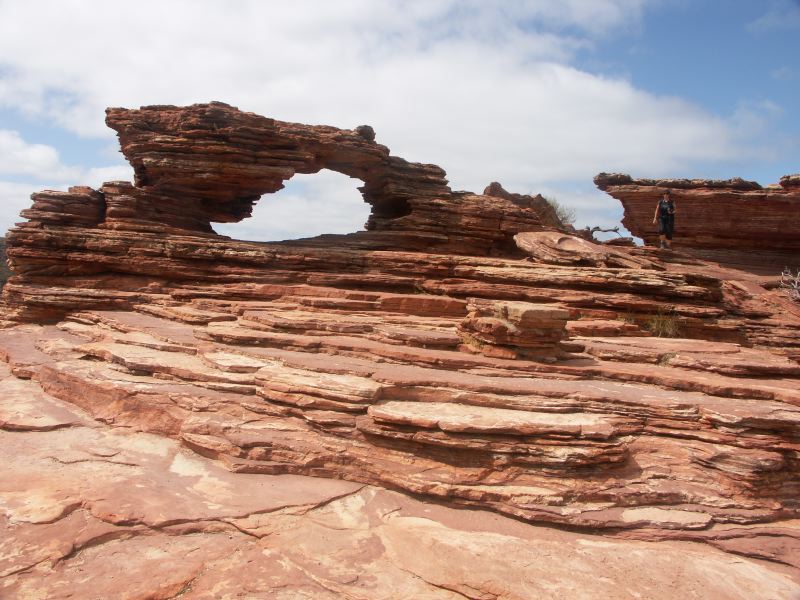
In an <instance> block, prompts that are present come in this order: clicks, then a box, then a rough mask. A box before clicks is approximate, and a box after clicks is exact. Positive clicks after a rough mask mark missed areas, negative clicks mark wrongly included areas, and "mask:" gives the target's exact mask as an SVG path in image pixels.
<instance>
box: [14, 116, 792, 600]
mask: <svg viewBox="0 0 800 600" xmlns="http://www.w3.org/2000/svg"><path fill="white" fill-rule="evenodd" d="M109 123H110V124H111V125H112V126H113V127H114V128H115V129H117V130H118V131H119V132H120V139H121V142H122V146H123V149H124V151H125V153H126V156H128V157H129V159H130V160H131V162H132V164H133V165H134V167H135V170H136V176H137V180H136V182H134V183H127V182H112V183H107V184H105V185H104V186H102V188H101V189H100V190H92V189H90V188H72V189H71V190H70V191H69V192H42V193H39V194H34V196H33V206H32V208H31V209H28V210H27V211H25V213H24V216H25V217H26V218H27V219H28V221H27V222H26V223H24V224H22V225H20V226H19V227H17V228H15V229H13V230H12V231H11V232H10V233H9V236H8V253H9V257H10V260H11V265H12V267H13V270H14V275H13V277H12V278H11V279H10V281H9V282H8V284H7V285H6V287H5V289H4V291H3V302H4V306H3V316H4V318H5V319H7V321H6V322H5V326H6V327H5V329H4V330H2V331H0V359H2V360H3V361H4V362H5V363H7V365H6V366H3V369H0V386H2V387H3V390H4V395H3V397H2V399H1V400H0V437H3V439H4V440H6V439H8V442H4V444H3V447H4V448H6V449H8V448H12V447H14V448H16V447H19V448H22V449H23V450H22V454H21V456H24V464H23V463H19V464H21V465H22V466H20V467H17V466H15V465H16V464H18V463H17V462H15V461H14V460H7V461H5V464H6V465H9V464H11V465H12V466H11V467H7V468H6V471H5V472H2V471H0V499H2V502H3V503H2V504H1V505H0V507H1V510H2V511H4V512H3V513H2V514H0V528H2V529H3V532H4V534H5V535H4V536H2V537H0V550H2V551H0V568H2V569H4V570H3V571H2V573H3V574H4V575H5V579H4V580H0V586H2V587H0V590H2V591H3V592H6V591H8V592H9V593H12V594H14V593H16V594H19V595H22V594H27V595H29V596H30V595H33V596H35V595H36V594H39V595H40V596H53V595H57V594H59V593H61V592H62V591H63V590H65V589H72V588H71V587H70V586H77V587H75V588H74V589H72V592H73V593H78V592H81V590H85V589H89V588H92V589H100V588H97V587H96V586H98V585H101V586H102V589H103V590H104V591H103V594H104V595H106V596H109V595H114V593H115V592H116V591H117V590H118V589H120V588H119V587H115V585H114V582H112V581H111V580H110V578H107V577H100V576H99V575H98V576H97V577H95V576H94V575H92V576H90V577H89V578H88V579H87V576H86V575H85V573H86V572H87V570H89V571H91V573H99V574H104V573H114V572H118V571H120V569H119V568H117V569H116V571H115V569H114V568H113V567H114V565H115V564H117V563H115V562H114V561H115V560H116V561H119V562H120V564H122V563H124V564H125V565H131V567H130V569H131V572H132V573H134V576H132V580H130V581H127V580H126V582H123V583H120V584H119V585H120V586H127V587H126V589H128V588H130V589H134V588H135V589H136V590H140V588H141V590H142V591H141V595H144V596H146V595H148V594H149V595H150V597H156V598H168V597H174V596H176V595H180V594H184V595H189V596H191V594H194V595H195V597H211V596H214V595H215V594H216V595H217V596H222V597H235V596H236V594H239V595H242V594H244V595H247V594H250V595H253V596H259V595H262V596H264V595H266V596H269V595H275V596H276V597H280V594H284V595H285V596H286V597H303V595H306V596H311V597H336V596H342V595H350V596H352V597H367V598H373V597H375V598H377V597H397V596H398V595H402V594H406V595H408V596H409V597H412V596H417V597H421V596H425V597H433V598H453V597H464V596H466V597H476V598H492V597H526V596H527V597H530V596H537V597H559V596H565V595H566V596H575V595H579V594H578V592H579V593H584V592H585V591H586V586H587V585H590V583H589V582H590V581H593V582H594V583H591V586H592V589H596V587H595V586H597V585H598V583H597V582H598V581H603V586H605V587H604V588H603V589H604V590H606V591H607V592H608V596H610V597H615V596H616V597H619V596H621V595H622V594H623V592H624V593H628V591H630V590H631V589H633V591H634V592H636V593H638V594H641V595H646V594H645V592H647V593H648V594H650V595H651V596H653V597H665V598H671V597H675V595H676V594H677V595H680V594H688V593H690V590H692V589H703V590H704V593H706V594H708V595H709V596H713V595H715V594H716V595H717V596H718V597H726V598H728V597H741V598H747V597H753V594H757V593H759V592H762V591H764V590H766V591H767V593H768V594H770V595H771V597H776V598H791V597H792V595H793V594H796V593H797V591H798V590H799V589H800V562H798V556H800V518H799V517H800V504H798V497H800V362H798V361H799V359H800V308H798V306H797V304H796V303H793V302H791V301H790V300H789V298H788V297H787V296H786V295H784V294H782V293H781V292H780V290H779V289H775V288H774V283H775V282H774V278H765V277H762V276H759V275H756V274H754V273H752V272H749V271H746V270H736V269H731V268H725V267H721V266H720V265H718V264H715V263H707V262H704V261H702V260H699V259H697V258H696V257H692V256H690V255H688V254H685V253H681V252H668V253H665V252H659V251H657V250H654V249H650V248H636V247H626V246H611V245H605V244H594V243H592V242H589V241H587V240H584V239H580V238H577V237H575V236H574V235H571V234H570V233H569V232H567V231H564V230H563V229H559V228H558V223H557V221H554V220H553V215H552V209H550V208H549V207H545V206H544V205H542V204H541V203H540V200H539V198H538V197H530V196H520V195H516V194H509V193H508V192H506V191H505V190H503V189H502V187H501V186H499V185H495V184H493V185H491V186H489V188H487V190H486V191H485V192H484V195H473V194H468V193H453V192H450V191H449V189H447V186H446V182H444V179H443V177H444V173H443V172H442V171H441V170H440V169H438V167H433V166H424V165H413V164H411V163H405V162H404V161H399V159H398V160H395V159H393V157H391V156H389V154H388V150H386V149H385V148H384V147H382V146H379V145H377V144H375V142H374V141H373V139H372V138H373V132H371V131H370V130H369V129H368V128H365V127H361V128H358V129H356V130H353V131H344V130H338V129H334V128H328V127H319V126H305V125H296V124H287V123H280V122H278V121H273V120H270V119H265V118H263V117H258V116H257V115H249V114H246V113H240V112H239V111H237V110H235V109H233V108H231V107H228V106H226V105H221V104H218V103H215V104H211V105H198V106H194V107H188V108H178V107H146V108H144V109H141V110H138V111H127V110H123V109H112V110H110V111H109ZM320 168H336V169H337V170H340V171H341V172H345V173H347V174H350V175H351V176H356V177H358V178H360V179H362V181H364V183H365V185H364V196H365V199H366V200H367V201H368V202H370V203H371V204H372V205H373V217H372V218H371V220H370V227H372V229H371V230H370V231H367V232H360V233H356V234H351V235H346V236H321V237H320V238H314V239H308V240H295V241H292V242H283V243H254V242H241V241H236V240H231V239H229V238H226V237H223V236H218V235H216V234H214V233H213V231H212V229H211V228H212V225H211V224H212V223H213V222H219V221H225V220H236V219H239V218H242V217H243V216H244V215H246V214H247V212H248V210H249V208H250V207H251V206H252V202H254V201H255V200H256V199H257V197H258V196H259V195H260V194H262V193H265V192H268V191H274V189H278V188H279V187H280V185H281V184H282V182H283V181H285V180H286V179H287V178H288V177H290V176H291V174H293V173H294V172H315V171H317V170H319V169H320ZM679 201H680V200H679ZM541 202H544V201H543V200H542V201H541ZM659 335H668V336H671V337H658V336H659ZM25 472H28V473H42V476H41V477H38V476H37V478H35V480H33V479H30V480H28V481H26V480H25V477H24V475H22V474H21V473H23V474H24V473H25ZM307 476H312V477H316V478H318V479H317V480H316V481H317V482H318V483H314V480H308V479H306V477H307ZM319 478H324V479H325V481H321V480H320V479H319ZM128 488H131V489H134V488H135V490H136V494H131V495H126V494H122V493H121V492H120V491H119V490H122V489H128ZM387 490H392V491H387ZM406 494H413V495H414V499H413V500H412V499H411V498H410V497H408V496H407V495H406ZM443 505H446V506H443ZM458 507H469V508H471V509H474V510H472V511H469V512H468V513H463V512H461V511H457V510H455V508H458ZM485 511H491V512H492V513H494V514H493V515H492V514H489V513H488V512H485ZM465 514H466V515H467V516H465ZM506 517H512V518H514V519H516V521H511V520H509V519H507V518H506ZM553 528H558V529H553ZM561 529H563V531H562V530H561ZM217 536H218V537H217ZM687 541H691V542H697V543H694V544H691V545H689V544H685V542H687ZM462 546H464V547H469V548H470V549H473V548H477V549H478V550H476V551H475V552H472V551H470V552H469V553H465V552H461V551H459V548H461V547H462ZM23 547H24V548H28V549H29V550H28V551H27V555H29V556H30V559H28V560H22V559H18V558H15V556H16V554H15V552H16V553H17V554H18V553H19V552H18V550H15V549H18V548H23ZM581 547H587V548H590V549H591V551H587V556H586V557H585V558H581V557H582V554H581V551H576V548H581ZM542 548H545V550H542ZM102 549H108V550H109V552H107V553H106V555H105V558H104V554H103V552H102ZM731 553H733V554H736V555H738V558H736V559H735V560H733V559H732V557H731ZM466 555H469V556H470V558H469V559H467V558H465V556H466ZM517 555H520V556H526V557H528V556H531V557H535V560H533V561H532V562H531V561H527V559H526V561H521V562H519V564H518V563H517V562H515V561H516V559H513V557H514V556H517ZM154 556H157V557H165V556H168V557H170V564H173V563H174V567H173V568H171V569H169V570H166V569H163V568H162V565H161V562H163V561H162V560H161V559H160V558H159V559H158V560H155V559H153V558H152V557H154ZM642 556H647V557H657V556H661V557H665V556H666V557H668V559H667V558H664V559H663V560H661V559H658V560H657V561H656V562H657V563H658V566H653V565H654V564H655V563H652V562H650V563H648V565H649V566H648V565H645V566H643V563H642V560H643V559H642V558H641V557H642ZM2 557H5V558H2ZM109 557H110V558H109ZM321 557H325V558H324V559H323V558H321ZM509 557H511V558H509ZM509 560H511V561H512V563H513V564H512V563H508V561H509ZM650 560H656V559H655V558H652V559H651V558H648V561H650ZM575 561H578V562H577V563H575ZM609 561H611V562H613V564H614V565H616V566H615V567H614V569H612V572H611V575H609V571H608V568H609V567H608V564H609ZM204 564H206V565H212V566H211V567H208V566H206V567H204V566H203V565H204ZM509 564H511V566H508V565H509ZM565 564H566V565H568V566H571V565H573V564H579V565H580V568H581V569H583V571H582V573H583V574H582V575H581V576H580V578H579V579H580V583H579V584H578V585H579V587H578V588H575V587H574V585H576V584H574V581H575V577H576V575H575V573H574V569H571V568H570V569H568V572H567V571H565V568H564V565H565ZM243 565H246V567H244V566H243ZM431 565H439V566H438V567H436V568H434V567H431ZM456 565H461V566H462V567H463V568H456ZM556 565H561V567H562V568H561V570H559V569H558V568H557V567H556ZM698 565H703V568H701V567H699V566H698ZM617 567H618V568H617ZM509 569H511V570H509ZM615 569H616V570H615ZM648 569H650V570H651V571H652V573H649V572H648ZM704 569H707V571H704ZM150 570H156V571H158V573H162V571H163V573H162V574H161V575H160V579H159V581H163V585H162V584H160V583H159V584H158V585H156V584H155V583H154V584H152V585H151V587H150V588H149V589H148V588H147V584H146V583H142V581H141V579H142V577H141V576H138V577H137V576H135V573H144V572H149V571H150ZM476 572H479V573H482V574H486V576H485V577H479V576H476V575H475V573H476ZM82 573H83V574H82ZM630 573H636V576H635V577H631V576H630ZM686 573H691V582H689V581H688V580H685V574H686ZM709 573H711V575H709ZM719 573H722V574H723V576H718V574H719ZM0 577H3V575H0ZM604 578H605V579H604ZM609 578H610V581H606V579H609ZM128 579H130V578H128ZM144 579H147V578H144ZM120 581H122V579H121V580H120ZM81 586H83V587H81ZM159 586H160V587H159ZM580 586H583V587H580ZM631 586H633V587H631ZM156 588H157V589H156ZM654 589H655V590H659V591H657V592H653V591H652V590H654ZM75 590H78V592H75ZM220 590H222V591H220ZM387 590H389V593H388V594H387V593H386V591H387ZM662 591H663V593H662ZM573 592H575V593H573ZM137 593H139V592H138V591H137ZM659 594H661V595H660V596H659ZM623 597H624V596H623Z"/></svg>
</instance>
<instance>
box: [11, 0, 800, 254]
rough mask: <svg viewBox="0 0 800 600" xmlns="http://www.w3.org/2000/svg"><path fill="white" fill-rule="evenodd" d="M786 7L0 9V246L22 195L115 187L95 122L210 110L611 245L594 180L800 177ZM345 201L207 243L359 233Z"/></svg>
mask: <svg viewBox="0 0 800 600" xmlns="http://www.w3.org/2000/svg"><path fill="white" fill-rule="evenodd" d="M798 40H800V2H798V0H764V1H762V2H752V1H744V0H726V1H722V0H718V1H711V0H694V1H688V0H672V1H669V0H563V1H561V2H551V1H549V0H547V1H545V0H516V1H513V2H512V1H508V0H337V1H330V2H324V3H321V2H317V1H316V0H295V1H294V2H292V3H286V2H279V1H277V0H276V1H270V0H264V1H257V0H238V1H237V2H229V1H222V0H171V1H169V2H164V1H162V2H156V1H155V0H140V1H139V2H137V3H136V4H135V5H134V4H131V3H126V2H122V1H118V0H108V1H106V2H93V1H89V0H59V1H48V0H38V1H36V2H31V1H30V0H28V1H26V2H23V1H20V0H0V229H3V230H5V229H6V228H7V227H9V226H11V225H12V224H13V223H14V222H15V221H18V220H19V219H18V218H17V216H16V215H17V214H18V212H19V210H21V209H22V208H25V207H27V205H28V204H29V200H28V196H29V194H30V193H31V192H34V191H37V190H40V189H45V188H54V189H64V188H65V187H66V186H68V185H79V184H90V185H94V186H98V185H99V184H100V183H101V182H102V181H103V180H113V179H129V178H130V177H131V171H130V168H129V167H128V166H127V164H126V163H125V162H124V160H123V159H122V157H121V155H120V154H119V153H118V152H117V145H116V139H115V137H114V134H113V132H112V131H110V130H108V129H107V128H106V127H105V126H104V124H103V118H104V114H103V110H104V108H105V107H106V106H109V105H113V106H131V107H136V106H140V105H143V104H164V103H173V104H191V103H194V102H205V101H209V100H222V101H226V102H229V103H231V104H234V105H236V106H239V107H240V108H242V109H244V110H250V111H254V112H258V113H260V114H264V115H267V116H272V117H275V118H278V119H283V120H291V121H301V122H306V123H325V124H330V125H335V126H338V127H344V128H349V127H354V126H356V125H359V124H362V123H369V124H371V125H373V126H374V127H375V129H376V131H377V134H378V141H379V142H381V143H384V144H386V145H387V146H389V147H390V148H391V149H392V151H393V153H395V154H397V155H400V156H403V157H404V158H407V159H409V160H417V161H422V162H434V163H436V164H439V165H440V166H442V167H443V168H444V169H445V170H446V171H447V172H448V176H449V178H450V180H451V185H452V187H453V188H454V189H470V190H473V191H478V192H479V191H481V190H482V189H483V187H484V186H485V185H486V184H488V183H489V182H490V181H493V180H497V181H500V182H501V183H503V184H504V185H505V186H506V187H507V189H509V190H511V191H514V192H521V193H536V192H541V193H543V194H545V195H547V196H552V197H555V198H557V199H559V200H560V201H561V202H563V203H565V204H568V205H571V206H573V207H574V208H575V209H576V211H577V213H578V224H579V225H595V224H599V225H605V226H610V225H614V224H617V222H618V221H619V218H620V217H621V210H620V207H619V206H618V204H617V203H616V202H615V201H614V200H613V199H610V198H609V197H608V196H606V195H604V194H602V193H601V192H599V191H597V190H595V189H594V186H593V185H592V183H591V179H592V177H593V175H594V174H596V173H597V172H599V171H623V172H627V173H630V174H632V175H634V176H638V177H665V176H686V177H708V178H728V177H733V176H741V177H744V178H745V179H754V180H757V181H759V182H760V183H762V184H769V183H774V182H776V181H777V180H778V179H779V177H780V176H781V175H784V174H787V173H793V172H798V171H800V160H799V159H798V157H800V116H798V108H797V107H798V105H800V102H798V101H799V100H800V58H799V57H800V41H798ZM359 184H360V182H358V181H354V180H349V179H348V178H346V177H344V176H341V175H338V174H331V173H322V174H319V175H316V176H309V177H298V178H296V179H293V180H292V181H291V182H290V183H289V184H288V185H287V188H286V189H285V190H282V191H281V192H280V193H279V194H276V195H274V196H272V197H265V198H264V199H262V200H261V201H260V203H259V205H258V206H257V208H256V211H255V214H254V217H253V218H252V219H248V220H246V221H244V222H243V223H240V224H237V225H226V226H220V227H218V230H219V231H221V232H224V233H227V234H229V235H233V236H235V237H240V238H245V239H282V238H291V237H301V236H304V235H314V234H318V233H323V232H346V231H354V230H357V229H360V228H361V226H362V224H363V222H364V221H365V219H366V216H367V212H368V207H367V206H366V205H364V204H363V202H362V201H361V199H360V196H359V195H358V192H357V191H356V189H355V188H356V187H357V186H358V185H359Z"/></svg>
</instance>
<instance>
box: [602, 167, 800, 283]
mask: <svg viewBox="0 0 800 600" xmlns="http://www.w3.org/2000/svg"><path fill="white" fill-rule="evenodd" d="M798 179H800V176H798V175H786V176H784V177H783V178H781V181H780V184H778V185H771V186H767V187H761V186H760V185H759V184H757V183H756V182H754V181H744V180H742V179H728V180H724V181H719V180H707V179H634V178H632V177H631V176H629V175H622V174H618V173H616V174H607V173H600V174H599V175H598V176H597V177H595V178H594V182H595V185H597V187H598V188H600V189H601V190H603V191H604V192H607V193H608V194H610V195H611V196H613V197H614V198H616V199H617V200H619V201H620V202H622V206H623V208H624V209H625V215H624V217H623V219H622V224H623V225H625V227H627V228H628V230H629V231H630V232H631V233H633V234H634V235H635V236H637V237H640V238H642V239H643V240H644V241H645V243H647V244H649V245H656V244H657V241H658V226H657V225H656V224H654V223H653V215H654V213H655V208H656V204H658V200H659V198H660V197H661V196H662V194H663V193H664V192H665V191H667V190H669V191H670V192H671V194H672V198H673V199H674V200H675V204H676V206H677V212H676V221H675V222H676V226H675V247H676V248H679V249H681V250H683V251H686V252H689V253H691V254H692V255H694V256H698V257H700V258H704V259H708V260H714V261H719V262H721V263H723V264H727V265H732V266H745V267H748V268H754V267H759V268H760V269H761V271H763V272H765V273H774V272H777V273H780V272H781V270H782V269H783V268H784V267H787V266H788V267H791V268H795V269H800V185H798V183H797V181H798Z"/></svg>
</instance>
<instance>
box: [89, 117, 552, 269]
mask: <svg viewBox="0 0 800 600" xmlns="http://www.w3.org/2000/svg"><path fill="white" fill-rule="evenodd" d="M106 123H107V124H108V126H109V127H111V128H112V129H114V130H115V131H116V132H117V133H118V134H119V140H120V145H121V148H122V152H123V154H124V155H125V157H126V158H127V159H128V161H129V162H130V163H131V165H132V166H133V169H134V173H135V185H134V186H131V185H130V184H126V187H125V186H124V189H122V190H118V189H108V190H106V188H104V189H103V192H104V193H106V200H107V204H108V210H107V212H106V217H105V223H104V224H103V226H104V227H114V228H140V227H142V226H144V225H143V223H144V222H147V221H148V219H149V222H150V225H149V226H148V227H156V228H160V229H162V230H163V228H164V227H175V228H177V229H181V230H184V231H185V230H190V231H198V232H205V233H213V229H212V227H211V223H212V222H216V223H231V222H238V221H241V220H242V219H244V218H247V217H248V216H250V215H251V214H252V210H253V205H254V204H255V202H257V201H258V200H259V198H260V197H261V196H262V195H264V194H270V193H274V192H276V191H278V190H280V189H281V188H282V187H283V186H284V182H286V181H287V180H289V179H291V178H292V177H293V176H294V175H295V174H298V173H304V174H310V173H317V172H319V171H320V170H322V169H329V170H331V171H336V172H338V173H342V174H344V175H347V176H349V177H353V178H355V179H358V180H360V181H361V182H362V183H363V185H361V186H360V187H359V188H358V189H359V191H360V192H361V194H362V196H363V198H364V200H365V201H366V202H367V203H368V204H369V205H370V206H371V213H370V216H369V219H368V220H367V224H366V229H367V230H369V231H371V232H375V233H377V232H391V234H389V235H383V236H382V238H381V241H380V243H381V244H382V245H383V247H389V246H391V247H394V248H401V247H408V248H414V249H422V248H427V249H432V248H436V249H440V250H443V251H448V252H456V253H463V254H498V253H500V254H502V253H507V252H514V251H515V246H514V243H513V239H512V238H513V236H514V234H516V233H518V232H520V231H536V230H540V229H542V227H543V226H550V227H558V226H559V222H558V220H557V218H555V220H554V218H553V216H552V215H551V214H550V213H551V212H552V210H551V209H550V207H549V205H548V204H547V202H546V201H545V200H544V199H543V198H541V197H540V196H536V197H530V196H520V195H518V194H509V193H507V192H505V190H503V193H493V192H491V191H490V190H489V189H487V191H486V192H485V193H484V195H478V194H472V193H468V192H453V191H452V190H451V189H450V187H449V186H448V185H447V179H446V178H445V176H446V174H445V172H444V170H443V169H441V168H440V167H438V166H436V165H428V164H421V163H412V162H408V161H406V160H404V159H402V158H400V157H397V156H392V155H390V154H389V149H388V148H387V147H386V146H383V145H381V144H378V143H377V142H376V141H375V132H374V131H373V130H372V128H371V127H369V126H367V125H362V126H359V127H356V128H355V129H352V130H346V129H337V128H336V127H330V126H326V125H303V124H298V123H286V122H283V121H277V120H275V119H270V118H267V117H262V116H260V115H256V114H253V113H246V112H242V111H240V110H239V109H237V108H234V107H232V106H229V105H227V104H224V103H221V102H211V103H209V104H195V105H193V106H188V107H176V106H145V107H142V108H140V109H125V108H109V109H108V110H107V111H106ZM120 191H121V192H123V193H124V194H123V195H124V196H126V197H125V198H123V199H122V201H119V200H118V198H117V196H118V194H119V193H120ZM132 205H133V206H135V209H134V210H131V208H130V207H131V206H132ZM132 215H135V220H136V223H135V225H134V227H130V225H129V222H130V220H131V218H132ZM362 237H363V236H362Z"/></svg>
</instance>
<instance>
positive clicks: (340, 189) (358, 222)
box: [214, 170, 370, 241]
mask: <svg viewBox="0 0 800 600" xmlns="http://www.w3.org/2000/svg"><path fill="white" fill-rule="evenodd" d="M360 185H361V182H360V181H359V180H358V179H351V178H349V177H347V176H346V175H342V174H341V173H334V172H332V171H327V170H323V171H320V172H319V173H316V174H314V175H296V176H295V177H294V178H292V180H291V181H290V182H289V183H288V184H287V186H286V188H285V189H283V190H280V191H279V192H277V193H275V194H269V195H266V196H263V197H262V198H261V200H259V201H258V203H257V204H256V206H255V208H254V210H253V216H252V217H251V218H249V219H245V220H244V221H242V222H240V223H233V224H231V223H225V224H220V223H215V224H214V230H215V231H216V232H217V233H219V234H222V235H228V236H230V237H233V238H237V239H243V240H256V241H267V240H285V239H294V238H298V237H310V236H314V235H320V234H323V233H351V232H353V231H359V230H361V229H363V226H364V223H366V221H367V218H368V217H369V212H370V207H369V205H368V204H367V203H365V202H364V200H363V198H362V196H361V193H360V192H359V191H358V190H357V189H356V188H357V187H358V186H360Z"/></svg>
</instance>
